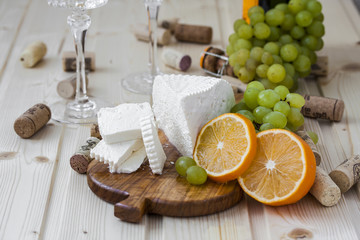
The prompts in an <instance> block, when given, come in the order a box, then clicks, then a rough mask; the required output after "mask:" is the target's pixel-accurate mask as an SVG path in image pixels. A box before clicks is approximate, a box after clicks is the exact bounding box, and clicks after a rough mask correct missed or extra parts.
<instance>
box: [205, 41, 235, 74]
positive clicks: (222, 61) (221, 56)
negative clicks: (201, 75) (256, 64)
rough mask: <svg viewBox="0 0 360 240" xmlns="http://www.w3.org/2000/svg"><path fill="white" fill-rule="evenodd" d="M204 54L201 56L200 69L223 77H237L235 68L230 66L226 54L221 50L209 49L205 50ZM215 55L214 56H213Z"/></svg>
mask: <svg viewBox="0 0 360 240" xmlns="http://www.w3.org/2000/svg"><path fill="white" fill-rule="evenodd" d="M204 52H205V53H204V54H203V55H202V56H201V60H200V67H201V68H203V69H204V70H206V71H208V72H210V73H214V74H220V73H221V71H222V73H221V75H228V76H232V77H235V75H234V72H233V68H232V67H231V66H230V64H228V57H227V56H225V52H224V51H223V50H221V49H219V48H215V47H208V48H206V49H205V50H204ZM213 54H214V55H213Z"/></svg>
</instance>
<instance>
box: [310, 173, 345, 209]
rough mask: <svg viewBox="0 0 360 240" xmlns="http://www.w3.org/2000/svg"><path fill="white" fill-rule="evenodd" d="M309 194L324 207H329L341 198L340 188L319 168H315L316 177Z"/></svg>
mask: <svg viewBox="0 0 360 240" xmlns="http://www.w3.org/2000/svg"><path fill="white" fill-rule="evenodd" d="M310 193H311V194H312V195H313V196H314V197H315V198H316V199H317V200H318V201H319V202H320V203H321V204H322V205H324V206H326V207H331V206H334V205H335V204H336V203H338V202H339V200H340V198H341V191H340V188H339V187H338V186H337V185H336V184H335V183H334V182H333V180H332V179H331V178H330V177H329V175H328V174H327V173H326V172H325V171H324V170H323V169H322V168H320V167H316V177H315V182H314V184H313V186H312V187H311V189H310Z"/></svg>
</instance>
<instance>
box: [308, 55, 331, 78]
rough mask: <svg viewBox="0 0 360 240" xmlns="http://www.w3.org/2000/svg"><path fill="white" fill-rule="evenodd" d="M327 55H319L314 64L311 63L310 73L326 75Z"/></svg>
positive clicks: (320, 75) (315, 75) (318, 75)
mask: <svg viewBox="0 0 360 240" xmlns="http://www.w3.org/2000/svg"><path fill="white" fill-rule="evenodd" d="M328 62H329V60H328V56H319V57H318V58H317V61H316V63H315V64H313V65H311V72H310V75H312V76H314V77H326V76H327V75H328Z"/></svg>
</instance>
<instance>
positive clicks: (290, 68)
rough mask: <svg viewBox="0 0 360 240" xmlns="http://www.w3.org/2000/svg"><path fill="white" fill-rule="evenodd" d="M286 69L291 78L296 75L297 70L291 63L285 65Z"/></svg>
mask: <svg viewBox="0 0 360 240" xmlns="http://www.w3.org/2000/svg"><path fill="white" fill-rule="evenodd" d="M284 68H285V71H286V73H287V74H289V75H290V76H291V77H293V76H294V75H295V68H294V66H293V65H292V64H291V63H284Z"/></svg>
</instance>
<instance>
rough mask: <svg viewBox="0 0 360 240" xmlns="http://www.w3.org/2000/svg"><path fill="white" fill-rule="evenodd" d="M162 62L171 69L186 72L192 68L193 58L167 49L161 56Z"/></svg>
mask: <svg viewBox="0 0 360 240" xmlns="http://www.w3.org/2000/svg"><path fill="white" fill-rule="evenodd" d="M161 60H162V61H163V63H164V64H165V65H167V66H169V67H173V68H175V69H177V70H180V71H186V70H188V69H189V68H190V66H191V57H190V56H189V55H186V54H183V53H181V52H179V51H176V50H174V49H171V48H166V49H164V50H163V52H162V54H161Z"/></svg>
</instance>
